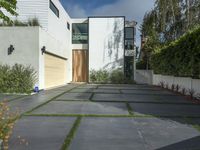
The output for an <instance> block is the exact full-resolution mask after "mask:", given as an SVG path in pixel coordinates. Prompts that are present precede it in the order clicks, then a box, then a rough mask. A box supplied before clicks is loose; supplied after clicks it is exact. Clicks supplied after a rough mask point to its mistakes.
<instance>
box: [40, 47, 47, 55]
mask: <svg viewBox="0 0 200 150" xmlns="http://www.w3.org/2000/svg"><path fill="white" fill-rule="evenodd" d="M41 51H42V55H43V54H44V53H45V52H46V47H45V46H43V47H42V49H41Z"/></svg>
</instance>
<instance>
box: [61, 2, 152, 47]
mask: <svg viewBox="0 0 200 150" xmlns="http://www.w3.org/2000/svg"><path fill="white" fill-rule="evenodd" d="M60 1H61V3H62V4H63V6H64V8H65V9H66V10H67V12H68V13H69V15H70V16H71V17H72V18H84V17H88V16H126V20H130V21H131V20H134V21H136V22H138V25H137V33H136V45H137V46H140V32H139V27H140V24H141V23H142V20H143V16H144V14H145V12H147V11H150V10H151V9H152V8H153V6H154V2H155V0H60Z"/></svg>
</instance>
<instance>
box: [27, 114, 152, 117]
mask: <svg viewBox="0 0 200 150" xmlns="http://www.w3.org/2000/svg"><path fill="white" fill-rule="evenodd" d="M24 116H33V117H34V116H35V117H110V118H122V117H124V118H132V117H154V116H150V115H114V114H108V115H98V114H24Z"/></svg>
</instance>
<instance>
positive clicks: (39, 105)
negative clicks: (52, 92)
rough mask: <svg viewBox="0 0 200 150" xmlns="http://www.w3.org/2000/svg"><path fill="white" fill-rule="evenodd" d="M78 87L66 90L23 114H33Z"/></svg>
mask: <svg viewBox="0 0 200 150" xmlns="http://www.w3.org/2000/svg"><path fill="white" fill-rule="evenodd" d="M79 86H81V85H79ZM79 86H76V87H73V88H72V89H69V90H66V91H64V92H62V93H61V94H59V95H56V96H55V97H53V98H51V99H50V100H48V101H46V102H44V103H42V104H40V105H38V106H36V107H34V108H32V109H31V110H29V111H27V112H25V113H24V114H26V113H31V112H33V111H34V110H36V109H38V108H40V107H42V106H44V105H46V104H48V103H49V102H51V101H53V100H55V99H56V98H58V97H60V96H62V95H64V94H65V93H67V92H70V91H71V90H73V89H75V88H77V87H79Z"/></svg>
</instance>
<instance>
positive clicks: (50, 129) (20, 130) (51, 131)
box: [9, 117, 75, 150]
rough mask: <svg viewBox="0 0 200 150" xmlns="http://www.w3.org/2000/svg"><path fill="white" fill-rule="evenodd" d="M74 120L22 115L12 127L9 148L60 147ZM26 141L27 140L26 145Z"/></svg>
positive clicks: (36, 149) (40, 149)
mask: <svg viewBox="0 0 200 150" xmlns="http://www.w3.org/2000/svg"><path fill="white" fill-rule="evenodd" d="M74 121H75V118H70V117H69V118H67V117H23V118H21V119H20V120H19V121H17V123H16V125H15V127H14V131H13V134H12V136H11V139H10V141H9V149H10V150H56V149H60V148H61V147H62V145H63V143H64V140H65V138H66V135H67V134H68V133H69V131H70V129H71V128H72V125H73V123H74ZM19 136H20V139H19ZM23 139H25V143H23V142H22V144H20V142H21V141H22V140H23ZM26 142H28V144H27V145H26Z"/></svg>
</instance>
